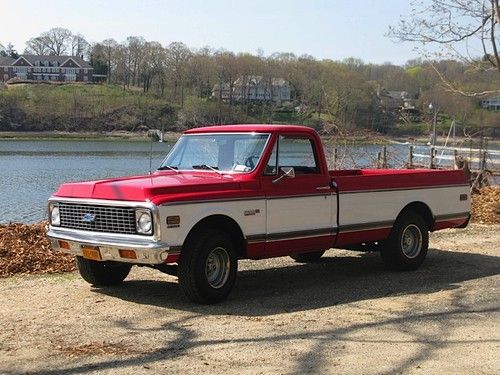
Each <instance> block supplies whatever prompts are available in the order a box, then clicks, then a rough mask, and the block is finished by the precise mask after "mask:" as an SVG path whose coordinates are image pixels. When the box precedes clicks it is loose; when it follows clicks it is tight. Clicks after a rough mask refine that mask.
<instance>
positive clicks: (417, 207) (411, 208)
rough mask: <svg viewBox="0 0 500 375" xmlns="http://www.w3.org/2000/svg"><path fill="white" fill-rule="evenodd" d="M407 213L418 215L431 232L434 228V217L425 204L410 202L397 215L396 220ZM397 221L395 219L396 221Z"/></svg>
mask: <svg viewBox="0 0 500 375" xmlns="http://www.w3.org/2000/svg"><path fill="white" fill-rule="evenodd" d="M407 212H416V213H417V214H419V215H420V216H421V217H422V218H423V219H424V221H425V223H426V224H427V227H428V228H429V230H430V231H431V230H432V228H433V227H434V216H432V211H431V209H430V208H429V206H427V205H426V204H425V203H422V202H412V203H410V204H408V205H406V206H405V208H403V209H402V210H401V212H400V213H399V215H398V219H399V218H400V217H402V216H403V215H404V214H406V213H407ZM396 220H397V219H396Z"/></svg>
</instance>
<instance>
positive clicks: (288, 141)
mask: <svg viewBox="0 0 500 375" xmlns="http://www.w3.org/2000/svg"><path fill="white" fill-rule="evenodd" d="M278 165H279V166H280V167H293V168H294V169H295V173H297V174H306V173H318V171H319V169H318V163H317V160H316V156H315V155H314V146H313V143H312V140H311V139H309V138H300V137H286V136H285V137H280V139H279V152H278Z"/></svg>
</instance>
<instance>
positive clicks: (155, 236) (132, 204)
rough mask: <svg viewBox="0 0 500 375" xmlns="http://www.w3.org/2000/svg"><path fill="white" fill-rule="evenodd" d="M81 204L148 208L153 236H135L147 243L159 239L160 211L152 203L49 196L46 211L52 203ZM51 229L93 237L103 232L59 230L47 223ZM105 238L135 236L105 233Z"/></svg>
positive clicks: (59, 228)
mask: <svg viewBox="0 0 500 375" xmlns="http://www.w3.org/2000/svg"><path fill="white" fill-rule="evenodd" d="M59 202H62V203H66V202H67V203H81V204H91V205H96V206H117V207H131V208H148V209H150V210H151V214H152V215H153V227H154V231H153V235H152V236H148V235H143V234H137V236H138V237H140V238H147V239H149V241H151V240H152V241H159V240H160V239H161V229H160V228H161V222H160V210H159V209H158V206H157V205H155V204H154V203H152V202H149V201H147V202H146V201H142V202H140V201H118V200H109V199H92V198H66V197H58V196H51V197H50V198H49V200H48V207H47V208H48V209H50V208H49V207H50V205H51V204H54V203H59ZM52 228H54V229H55V228H57V230H62V229H67V230H70V231H71V232H75V233H81V234H83V233H88V234H92V235H93V236H98V235H99V234H102V233H103V232H92V231H80V230H78V229H70V228H61V227H55V226H52V225H50V221H49V229H52ZM106 236H112V237H113V236H117V237H124V236H136V235H130V234H120V233H106ZM132 238H133V237H132Z"/></svg>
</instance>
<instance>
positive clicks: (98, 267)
mask: <svg viewBox="0 0 500 375" xmlns="http://www.w3.org/2000/svg"><path fill="white" fill-rule="evenodd" d="M76 266H77V267H78V271H79V272H80V275H81V276H82V278H83V279H84V280H85V281H86V282H88V283H89V284H92V285H94V286H113V285H118V284H120V283H121V282H122V281H123V280H125V278H126V277H127V276H128V274H129V272H130V269H131V268H132V265H130V264H127V263H119V262H97V261H95V260H90V259H85V258H83V257H81V256H77V257H76Z"/></svg>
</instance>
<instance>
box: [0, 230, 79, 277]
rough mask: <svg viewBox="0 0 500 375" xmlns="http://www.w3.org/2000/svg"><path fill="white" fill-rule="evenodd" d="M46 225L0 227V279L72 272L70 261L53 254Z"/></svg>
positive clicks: (72, 267)
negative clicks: (20, 275)
mask: <svg viewBox="0 0 500 375" xmlns="http://www.w3.org/2000/svg"><path fill="white" fill-rule="evenodd" d="M45 226H46V223H45V222H41V223H37V224H29V225H28V224H5V225H0V277H7V276H12V275H14V274H31V273H37V274H40V273H60V272H68V271H73V270H75V264H74V261H73V257H72V256H70V255H65V254H62V253H58V252H53V251H52V249H51V247H50V244H49V240H48V239H47V237H46V235H45V233H46V230H45Z"/></svg>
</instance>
